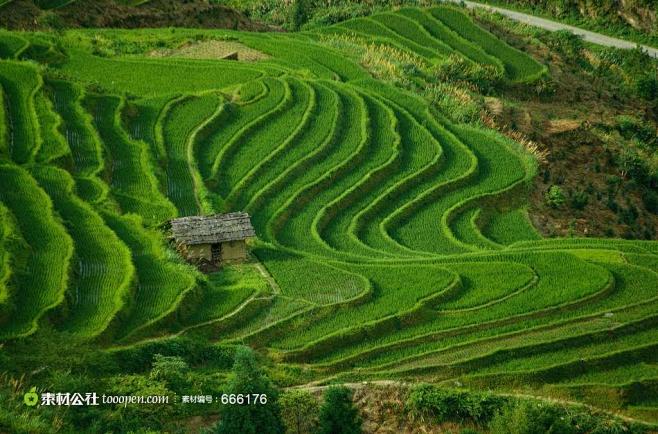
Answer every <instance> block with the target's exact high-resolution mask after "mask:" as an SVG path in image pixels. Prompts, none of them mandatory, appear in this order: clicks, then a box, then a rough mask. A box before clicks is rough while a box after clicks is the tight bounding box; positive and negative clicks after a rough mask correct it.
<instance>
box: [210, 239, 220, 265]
mask: <svg viewBox="0 0 658 434" xmlns="http://www.w3.org/2000/svg"><path fill="white" fill-rule="evenodd" d="M210 255H211V257H212V261H213V262H220V261H221V260H222V245H221V244H220V243H217V244H213V245H211V246H210Z"/></svg>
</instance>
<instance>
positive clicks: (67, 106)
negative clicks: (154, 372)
mask: <svg viewBox="0 0 658 434" xmlns="http://www.w3.org/2000/svg"><path fill="white" fill-rule="evenodd" d="M51 3H58V4H59V3H65V2H61V1H60V2H51ZM133 3H135V2H133ZM136 35H139V37H140V38H142V39H143V40H147V41H150V43H152V46H154V47H156V49H155V50H154V51H158V48H157V47H159V46H164V44H162V45H158V41H167V40H173V39H176V38H196V39H197V40H198V41H201V42H203V41H208V40H219V41H227V42H231V43H235V44H239V45H241V46H243V47H245V49H246V48H248V49H249V50H252V51H254V52H258V53H260V54H261V56H260V57H259V58H258V59H256V60H252V61H242V60H238V61H236V60H217V59H201V58H185V57H183V56H176V55H175V54H174V55H173V56H158V55H153V53H152V52H151V51H152V50H151V49H150V48H148V49H143V47H140V46H139V43H138V42H137V38H136ZM108 41H109V42H108ZM113 41H121V43H123V44H134V45H135V47H136V48H135V54H128V55H114V54H113V53H112V52H111V49H112V43H113ZM354 41H367V43H368V44H369V45H371V46H379V47H383V48H382V49H385V50H389V51H390V52H391V53H394V54H395V55H396V56H398V57H400V56H406V57H408V58H409V59H413V61H414V62H419V63H421V64H430V65H431V64H433V63H436V62H440V61H441V60H442V59H446V58H451V59H460V61H462V62H464V63H465V64H467V65H472V64H476V65H479V66H481V67H482V68H483V70H485V71H489V73H491V74H499V75H500V76H501V77H503V80H505V81H506V82H507V83H509V84H510V85H516V86H524V85H528V84H531V83H534V82H536V81H537V80H540V79H542V78H543V77H545V76H546V74H548V72H547V69H546V67H545V66H544V65H543V64H540V63H539V62H537V61H536V60H534V58H533V57H532V56H530V55H529V54H526V53H524V52H521V51H519V50H518V49H516V48H513V47H511V46H510V45H508V44H507V43H505V42H503V41H502V40H501V39H499V38H497V37H496V36H494V35H493V34H492V33H489V32H488V31H486V30H484V29H483V28H481V27H479V26H478V25H476V24H475V23H474V22H473V21H471V18H470V17H468V16H467V15H466V14H464V13H463V12H462V11H461V10H460V9H458V8H453V7H448V6H438V7H434V8H429V9H418V8H403V9H400V10H398V11H394V12H384V13H377V14H375V15H372V16H369V17H363V18H355V19H350V20H347V21H344V22H341V23H339V24H335V25H331V26H327V27H323V28H321V29H320V30H310V31H304V32H295V33H283V32H281V33H279V32H272V33H247V32H238V31H230V30H184V29H150V30H139V31H132V32H131V31H126V30H93V31H92V30H70V31H66V32H62V33H59V34H48V33H28V32H9V31H1V32H0V56H1V58H2V60H1V61H0V101H2V107H3V110H0V339H1V340H3V341H5V342H6V343H12V342H17V341H20V340H21V339H25V338H28V337H29V336H33V335H37V334H39V332H40V331H42V330H54V331H51V332H49V333H57V334H59V335H61V336H67V339H71V340H72V341H76V342H90V343H91V344H92V345H93V346H95V347H98V348H101V349H103V351H107V352H110V353H112V352H117V351H119V352H120V351H124V350H125V349H126V348H133V347H139V346H140V345H143V344H145V343H151V344H152V343H154V342H159V341H162V340H166V339H169V338H174V337H178V338H180V337H185V336H194V337H197V338H198V337H200V338H202V339H204V340H206V341H207V342H209V343H212V344H229V345H230V344H236V343H244V344H247V345H249V346H251V347H253V348H255V349H256V350H257V351H258V352H259V353H261V354H263V355H265V356H266V357H267V358H268V359H270V360H273V361H276V362H277V363H280V364H281V366H283V367H284V369H285V372H286V375H287V377H286V378H287V379H286V381H287V382H288V383H289V384H305V383H310V382H332V381H344V382H349V381H361V380H390V379H394V380H401V381H406V380H422V381H428V382H432V383H441V384H448V385H455V384H459V385H462V386H467V387H473V388H482V389H494V390H500V391H512V390H523V391H524V392H525V393H530V394H535V395H546V396H559V397H562V398H564V399H570V400H576V401H582V402H587V403H591V404H593V405H600V406H606V405H607V406H608V407H611V408H623V409H624V410H623V412H624V414H625V415H628V416H631V417H634V418H637V419H639V420H644V421H649V422H658V387H657V385H658V356H657V355H658V314H657V312H658V242H657V241H634V240H622V239H599V238H568V239H567V238H551V239H548V238H543V237H542V236H540V234H539V233H538V232H537V231H536V230H535V228H534V227H533V225H532V223H531V222H530V219H529V217H528V213H527V207H528V199H527V198H528V195H529V191H530V187H531V181H532V179H533V178H534V177H535V176H536V175H537V167H538V166H537V164H538V163H537V161H536V158H535V157H534V156H533V155H532V154H531V153H530V152H529V151H527V150H526V149H525V148H524V147H523V146H521V145H520V144H518V143H516V142H514V141H512V140H511V139H509V138H507V137H505V136H503V135H502V134H499V133H498V132H496V131H494V130H489V129H485V128H483V127H482V128H480V127H475V126H471V125H466V124H456V123H453V122H452V121H450V120H449V116H447V114H446V113H440V112H438V111H436V110H432V109H430V107H429V106H428V105H427V103H426V102H424V101H423V100H422V99H421V98H419V97H418V96H417V95H415V94H413V93H412V92H410V91H407V90H404V89H402V88H400V87H396V86H393V85H391V84H390V83H387V82H384V81H383V80H379V79H378V77H375V76H373V75H372V74H371V73H369V71H367V70H366V69H365V68H364V67H362V65H361V64H360V62H359V59H357V58H355V57H354V56H351V55H348V54H346V52H344V51H342V49H343V47H344V46H346V45H349V44H350V43H354ZM108 47H109V48H108ZM411 80H413V78H412V79H411ZM232 211H245V212H248V213H249V214H250V215H251V218H252V223H253V226H254V228H255V230H256V234H257V238H256V239H254V241H253V242H251V244H250V252H251V256H252V257H253V258H252V259H251V260H250V261H249V262H248V263H246V264H243V265H234V266H228V267H225V268H223V269H222V270H220V271H218V272H215V273H210V274H202V273H201V272H199V271H198V270H196V269H195V268H194V267H192V266H191V265H188V264H186V263H185V262H184V261H183V260H182V259H181V258H180V257H179V256H178V254H177V253H175V251H174V250H173V249H172V248H171V247H170V245H169V244H168V243H167V241H166V234H165V231H164V230H163V227H164V226H163V225H164V224H165V223H166V222H167V221H169V220H171V219H173V218H176V217H182V216H190V215H208V214H212V213H221V212H232ZM9 357H11V355H10V356H9ZM602 396H604V397H607V398H606V399H605V400H602V399H601V397H602ZM613 396H614V397H615V398H614V400H611V399H610V398H609V397H613ZM604 401H605V402H606V405H604V404H602V402H604Z"/></svg>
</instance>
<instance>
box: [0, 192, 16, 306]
mask: <svg viewBox="0 0 658 434" xmlns="http://www.w3.org/2000/svg"><path fill="white" fill-rule="evenodd" d="M14 233H15V228H14V222H13V217H12V215H11V213H10V212H9V210H8V209H7V208H6V207H5V206H3V205H1V204H0V306H2V305H5V304H6V302H7V298H8V297H9V287H8V286H7V284H8V281H9V278H10V277H11V273H12V266H11V250H10V249H11V242H12V237H13V236H14Z"/></svg>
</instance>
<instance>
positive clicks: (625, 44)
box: [446, 0, 658, 58]
mask: <svg viewBox="0 0 658 434" xmlns="http://www.w3.org/2000/svg"><path fill="white" fill-rule="evenodd" d="M446 1H447V2H451V3H464V4H466V7H468V8H471V9H473V8H482V9H486V10H489V11H491V12H497V13H499V14H501V15H504V16H506V17H507V18H510V19H512V20H514V21H518V22H520V23H524V24H529V25H531V26H535V27H539V28H542V29H545V30H549V31H551V32H555V31H557V30H568V31H570V32H572V33H574V34H576V35H579V36H582V38H583V40H585V41H587V42H591V43H593V44H597V45H603V46H606V47H616V48H624V49H633V48H635V47H637V46H638V45H640V46H641V47H642V49H643V50H645V51H646V52H647V53H648V54H649V55H650V56H651V57H654V58H658V49H656V48H653V47H649V46H647V45H642V44H637V43H636V42H629V41H626V40H624V39H618V38H613V37H611V36H606V35H602V34H600V33H596V32H590V31H589V30H583V29H580V28H578V27H575V26H570V25H568V24H562V23H558V22H556V21H551V20H547V19H545V18H539V17H536V16H534V15H530V14H525V13H523V12H517V11H512V10H509V9H504V8H500V7H497V6H490V5H486V4H482V3H477V2H472V1H464V2H462V1H461V0H446Z"/></svg>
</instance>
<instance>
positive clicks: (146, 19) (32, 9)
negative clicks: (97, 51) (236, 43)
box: [0, 0, 269, 31]
mask: <svg viewBox="0 0 658 434" xmlns="http://www.w3.org/2000/svg"><path fill="white" fill-rule="evenodd" d="M0 27H2V28H6V29H16V30H37V29H61V28H71V27H92V28H93V27H119V28H121V27H123V28H142V27H201V28H222V29H223V28H226V29H234V30H249V31H263V30H267V29H268V28H269V27H268V26H266V25H264V24H261V23H258V22H254V21H252V20H250V19H248V18H247V17H245V16H244V15H243V14H241V13H240V12H238V11H236V10H235V9H232V8H229V7H225V6H223V5H220V4H217V3H212V2H209V1H208V0H192V1H183V2H181V1H178V0H146V1H143V0H93V1H82V0H0Z"/></svg>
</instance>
